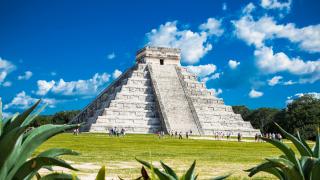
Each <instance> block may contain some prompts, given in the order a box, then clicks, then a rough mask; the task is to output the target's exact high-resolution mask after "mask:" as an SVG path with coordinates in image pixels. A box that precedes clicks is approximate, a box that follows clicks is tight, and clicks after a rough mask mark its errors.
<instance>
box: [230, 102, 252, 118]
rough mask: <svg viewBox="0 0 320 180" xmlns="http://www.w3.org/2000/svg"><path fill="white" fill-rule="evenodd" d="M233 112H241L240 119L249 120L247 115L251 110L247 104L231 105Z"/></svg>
mask: <svg viewBox="0 0 320 180" xmlns="http://www.w3.org/2000/svg"><path fill="white" fill-rule="evenodd" d="M232 109H233V112H234V113H236V114H241V116H242V119H243V120H245V121H250V120H249V119H248V116H249V115H250V113H251V111H250V109H249V108H247V106H244V105H240V106H232Z"/></svg>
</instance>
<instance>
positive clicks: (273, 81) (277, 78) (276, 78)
mask: <svg viewBox="0 0 320 180" xmlns="http://www.w3.org/2000/svg"><path fill="white" fill-rule="evenodd" d="M282 78H283V77H282V76H274V77H273V78H271V79H269V80H268V84H269V86H275V85H277V84H279V83H280V80H281V79H282Z"/></svg>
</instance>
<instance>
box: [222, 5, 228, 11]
mask: <svg viewBox="0 0 320 180" xmlns="http://www.w3.org/2000/svg"><path fill="white" fill-rule="evenodd" d="M227 9H228V6H227V3H223V4H222V10H224V11H226V10H227Z"/></svg>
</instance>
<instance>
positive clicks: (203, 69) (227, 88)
mask: <svg viewBox="0 0 320 180" xmlns="http://www.w3.org/2000/svg"><path fill="white" fill-rule="evenodd" d="M318 7H320V2H319V1H316V0H313V1H311V0H310V1H302V0H289V1H280V0H257V1H234V0H215V1H209V0H207V1H205V0H198V1H169V0H164V1H150V0H148V1H134V2H133V1H119V0H117V1H78V0H77V1H75V0H70V1H43V0H42V1H40V0H39V1H17V0H10V1H9V0H1V1H0V57H1V58H0V96H1V97H2V100H3V104H4V111H5V112H6V114H10V113H12V112H16V111H21V110H22V109H25V108H26V107H28V106H30V105H31V104H32V103H34V101H35V100H36V99H39V98H43V100H44V101H45V102H46V103H48V104H49V107H48V108H47V110H46V111H45V113H47V114H51V113H54V112H56V111H61V110H71V109H81V108H83V107H84V106H85V105H86V104H88V103H89V102H90V101H91V100H92V99H93V98H94V97H95V95H97V94H98V93H99V92H100V91H101V90H102V89H103V88H105V87H106V86H107V85H108V84H109V83H111V82H112V81H113V80H114V79H115V78H116V77H117V76H119V74H121V72H123V71H125V70H126V69H127V68H129V67H130V66H132V65H133V64H134V58H135V52H136V51H137V50H138V49H139V48H142V47H143V46H145V45H159V46H171V47H178V48H181V49H182V64H183V65H184V66H187V67H188V68H189V70H190V71H192V72H195V73H197V74H198V75H199V76H200V80H202V81H205V82H206V85H207V87H208V88H210V89H211V90H212V91H214V92H215V93H216V95H217V96H218V97H221V98H223V99H224V100H225V103H226V104H228V105H246V106H248V107H250V108H258V107H276V108H283V107H285V105H286V103H287V102H289V101H290V100H292V99H294V98H296V97H298V96H301V95H303V94H306V93H312V94H314V95H316V96H318V97H319V91H320V56H319V54H320V24H319V23H320V14H319V12H318V9H317V8H318Z"/></svg>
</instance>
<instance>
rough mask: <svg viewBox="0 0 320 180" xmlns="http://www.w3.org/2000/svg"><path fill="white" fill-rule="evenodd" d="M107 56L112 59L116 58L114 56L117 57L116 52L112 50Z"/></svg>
mask: <svg viewBox="0 0 320 180" xmlns="http://www.w3.org/2000/svg"><path fill="white" fill-rule="evenodd" d="M107 58H108V59H110V60H111V59H114V58H116V54H115V53H114V52H112V53H110V54H108V55H107Z"/></svg>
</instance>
